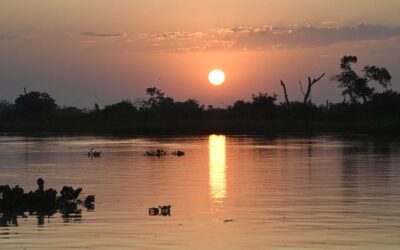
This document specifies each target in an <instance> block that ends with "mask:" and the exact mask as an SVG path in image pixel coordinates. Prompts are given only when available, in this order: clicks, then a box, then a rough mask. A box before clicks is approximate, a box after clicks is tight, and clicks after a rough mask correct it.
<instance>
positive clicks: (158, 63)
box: [0, 0, 400, 108]
mask: <svg viewBox="0 0 400 250" xmlns="http://www.w3.org/2000/svg"><path fill="white" fill-rule="evenodd" d="M398 13H400V1H398V0H279V1H275V0H201V1H197V0H192V1H187V0H130V1H128V0H114V1H105V0H69V1H54V0H35V1H31V0H0V100H2V99H5V100H8V101H11V102H13V101H14V99H15V98H16V97H17V96H18V95H20V94H22V93H23V89H24V88H26V89H27V90H28V91H46V92H48V93H49V94H50V95H51V96H52V97H53V98H54V99H56V101H57V103H58V104H59V105H60V106H63V105H66V106H78V107H82V108H84V107H87V108H90V107H93V105H94V103H98V104H99V105H100V106H104V105H108V104H112V103H116V102H119V101H121V100H125V99H131V100H135V99H138V98H144V97H145V89H146V88H147V87H152V86H155V87H158V88H160V89H161V90H163V91H164V92H165V93H166V95H167V96H171V97H173V98H174V99H175V100H177V101H183V100H186V99H189V98H192V99H196V100H198V101H199V102H200V103H201V104H204V105H208V104H212V105H215V106H220V107H224V106H227V105H230V104H232V103H233V102H234V101H236V100H239V99H244V100H249V99H250V98H251V95H252V94H253V93H259V92H268V93H270V94H272V93H276V94H278V95H279V100H280V101H283V99H282V98H283V93H282V89H281V86H280V80H283V81H284V82H285V83H286V85H287V88H288V94H289V98H290V99H291V100H300V99H301V98H302V95H301V93H300V91H299V81H302V82H306V80H307V77H308V76H311V77H312V78H313V77H318V76H319V75H321V74H322V73H326V75H327V76H326V77H325V78H323V79H322V80H321V81H320V82H318V83H317V84H316V85H315V86H314V88H313V92H312V100H313V102H316V103H325V102H326V100H329V101H331V102H335V101H341V100H343V97H342V96H341V90H340V89H338V88H337V83H335V82H333V81H332V80H331V76H332V75H333V74H337V73H339V71H340V69H339V61H340V58H341V57H342V56H344V55H348V54H351V55H356V56H358V59H359V63H358V64H357V65H356V67H355V68H357V69H358V70H360V69H361V68H362V67H363V66H364V65H377V66H380V67H386V68H387V69H388V70H389V71H390V72H391V74H392V76H393V82H392V88H393V89H395V90H400V57H399V56H400V15H399V14H398ZM215 68H218V69H221V70H223V71H224V72H225V73H226V81H225V83H224V84H223V85H220V86H213V85H211V84H209V82H208V73H209V72H210V71H211V70H212V69H215ZM377 89H378V90H379V87H377Z"/></svg>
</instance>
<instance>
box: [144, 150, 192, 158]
mask: <svg viewBox="0 0 400 250" xmlns="http://www.w3.org/2000/svg"><path fill="white" fill-rule="evenodd" d="M171 154H172V155H175V156H178V157H180V156H184V155H185V152H183V151H180V150H178V151H174V152H172V153H171ZM166 155H167V152H165V151H164V150H162V149H157V150H156V151H147V152H146V153H145V154H144V156H149V157H153V156H155V157H161V156H166Z"/></svg>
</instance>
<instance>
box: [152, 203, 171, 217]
mask: <svg viewBox="0 0 400 250" xmlns="http://www.w3.org/2000/svg"><path fill="white" fill-rule="evenodd" d="M149 215H150V216H157V215H160V216H171V205H167V206H158V207H151V208H149Z"/></svg>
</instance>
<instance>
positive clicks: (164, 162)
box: [0, 135, 400, 249]
mask: <svg viewBox="0 0 400 250" xmlns="http://www.w3.org/2000/svg"><path fill="white" fill-rule="evenodd" d="M90 148H96V149H99V150H101V151H102V152H103V156H102V157H101V158H99V159H97V158H93V159H92V158H88V157H87V155H86V154H85V153H86V152H87V151H88V150H89V149H90ZM158 148H161V149H164V150H166V151H167V152H172V151H174V150H183V151H185V153H186V155H185V156H184V157H174V156H172V155H167V156H165V157H160V158H157V157H155V158H149V157H145V156H143V153H144V152H145V151H147V150H155V149H158ZM399 152H400V143H399V141H398V140H387V139H371V138H360V137H358V138H338V137H333V136H325V137H323V136H322V137H309V138H291V137H288V138H262V137H248V136H234V137H232V136H221V135H220V136H217V135H211V136H200V137H174V138H102V137H45V138H32V137H7V136H3V137H0V184H1V185H4V184H11V185H16V184H19V185H20V186H22V187H23V188H24V189H25V190H26V191H28V190H31V189H34V188H36V186H35V185H36V184H35V183H36V179H37V178H38V177H42V178H44V179H45V181H46V187H48V188H49V187H53V188H56V189H58V190H59V189H60V188H61V187H62V186H63V185H72V186H76V187H78V186H79V187H82V188H83V190H84V192H85V193H86V194H95V195H96V200H97V204H96V209H95V211H93V212H88V211H85V210H83V211H82V213H81V214H80V215H76V216H70V217H65V216H64V217H63V216H62V215H60V214H55V215H53V216H51V217H50V218H47V217H46V218H44V219H43V218H42V220H40V218H36V217H35V216H28V217H26V218H22V217H19V218H18V225H10V226H6V227H0V248H2V249H24V248H25V249H60V248H74V249H76V248H78V249H80V248H89V249H108V248H111V247H115V248H118V249H271V248H272V249H293V248H315V249H320V248H328V249H338V248H339V249H346V248H349V249H365V248H370V249H371V248H375V249H396V248H399V247H400V209H399V208H400V167H399V166H400V164H399V163H400V154H399ZM167 204H171V205H172V208H171V216H165V217H164V216H149V215H148V208H149V207H153V206H158V205H167Z"/></svg>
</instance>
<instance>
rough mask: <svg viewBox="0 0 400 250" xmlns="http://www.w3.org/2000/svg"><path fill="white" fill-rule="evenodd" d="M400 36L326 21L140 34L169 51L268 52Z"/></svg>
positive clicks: (387, 29) (391, 30)
mask: <svg viewBox="0 0 400 250" xmlns="http://www.w3.org/2000/svg"><path fill="white" fill-rule="evenodd" d="M394 37H400V27H389V26H382V25H366V24H360V25H357V26H339V27H338V26H335V23H333V22H329V21H327V22H325V23H323V24H321V25H318V26H313V25H309V24H305V25H301V26H298V25H291V26H285V27H273V26H261V27H252V26H246V27H244V26H237V27H230V28H219V29H212V30H209V31H208V32H163V33H152V34H140V35H139V36H138V37H137V38H138V40H139V41H142V42H144V43H145V44H148V45H149V47H152V48H153V49H154V47H156V49H157V50H162V51H169V52H174V51H175V52H188V51H198V50H212V49H236V50H267V49H294V48H315V47H323V46H330V45H334V44H338V43H344V42H356V41H370V40H383V39H389V38H394ZM155 42H156V44H157V46H151V44H155Z"/></svg>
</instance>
